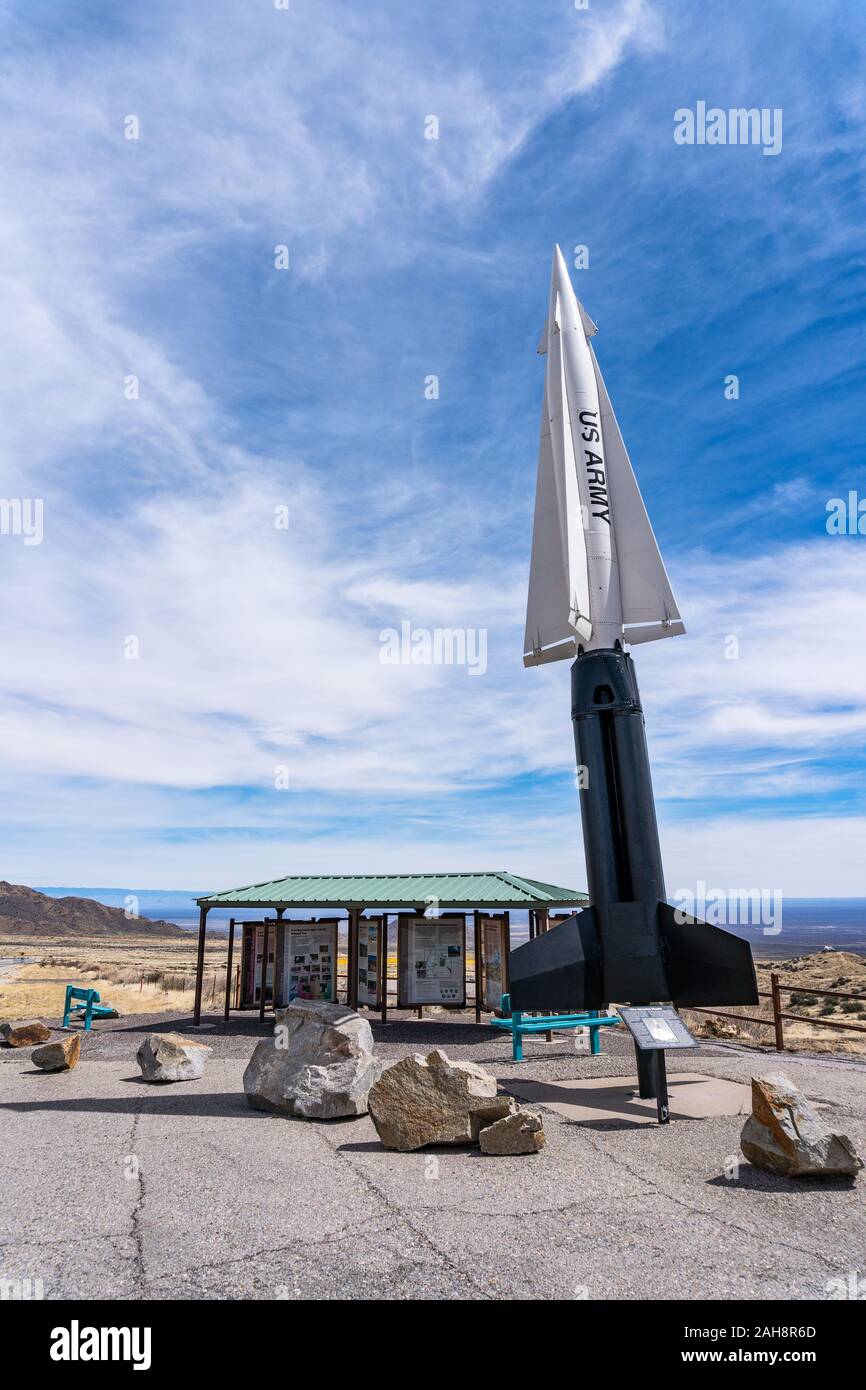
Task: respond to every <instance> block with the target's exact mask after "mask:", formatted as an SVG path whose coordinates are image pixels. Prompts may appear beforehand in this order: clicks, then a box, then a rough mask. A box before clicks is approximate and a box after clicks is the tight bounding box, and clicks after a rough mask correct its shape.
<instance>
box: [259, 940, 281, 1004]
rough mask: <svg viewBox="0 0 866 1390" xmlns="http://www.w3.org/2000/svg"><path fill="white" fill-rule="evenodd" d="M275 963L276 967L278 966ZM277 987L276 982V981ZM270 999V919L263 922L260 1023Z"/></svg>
mask: <svg viewBox="0 0 866 1390" xmlns="http://www.w3.org/2000/svg"><path fill="white" fill-rule="evenodd" d="M276 963H277V962H276V961H274V966H276ZM274 984H275V985H276V980H274ZM267 997H268V919H267V917H266V918H265V920H264V921H263V922H262V988H261V993H260V996H259V1023H264V1021H265V1001H266V999H267Z"/></svg>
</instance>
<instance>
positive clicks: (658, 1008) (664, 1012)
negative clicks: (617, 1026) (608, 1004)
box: [617, 1004, 697, 1052]
mask: <svg viewBox="0 0 866 1390" xmlns="http://www.w3.org/2000/svg"><path fill="white" fill-rule="evenodd" d="M617 1013H618V1014H619V1016H620V1018H621V1019H622V1021H623V1023H624V1024H625V1026H626V1028H627V1029H628V1031H629V1032H630V1033H631V1035H632V1037H633V1038H634V1040H635V1042H636V1043H637V1045H638V1047H639V1048H640V1049H641V1051H643V1052H655V1051H657V1050H658V1049H660V1048H661V1049H665V1048H668V1047H669V1048H674V1047H697V1042H696V1041H695V1039H694V1038H693V1037H692V1035H691V1033H690V1032H689V1030H688V1028H687V1027H686V1025H685V1024H684V1023H683V1021H682V1019H681V1018H680V1016H679V1014H678V1013H677V1011H676V1009H675V1008H674V1007H673V1005H672V1004H652V1005H651V1004H642V1005H640V1006H639V1007H635V1008H622V1009H619V1008H618V1009H617Z"/></svg>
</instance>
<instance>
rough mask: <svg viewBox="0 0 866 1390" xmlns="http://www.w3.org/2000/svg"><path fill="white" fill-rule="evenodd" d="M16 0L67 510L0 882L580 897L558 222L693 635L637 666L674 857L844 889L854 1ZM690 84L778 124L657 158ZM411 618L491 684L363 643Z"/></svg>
mask: <svg viewBox="0 0 866 1390" xmlns="http://www.w3.org/2000/svg"><path fill="white" fill-rule="evenodd" d="M0 13H2V17H3V25H2V29H3V35H4V37H3V40H2V43H3V51H2V67H0V73H2V90H0V96H2V102H3V108H4V130H5V132H6V135H5V138H4V143H3V146H2V159H3V164H4V169H3V186H4V189H5V191H6V197H5V199H4V209H3V211H2V214H0V235H2V245H3V250H2V256H0V269H2V275H0V279H2V284H3V301H4V322H5V323H6V325H7V331H6V333H5V334H4V335H3V342H2V346H0V351H2V353H3V355H4V357H5V361H4V363H3V370H2V372H0V380H2V386H3V391H4V394H5V396H6V399H5V401H4V402H3V403H2V410H0V441H2V453H0V458H2V484H0V493H2V496H3V497H5V498H39V499H42V500H43V502H44V538H43V540H42V543H41V544H40V545H25V544H24V543H23V538H22V537H21V536H20V535H14V534H13V535H0V577H2V582H0V624H2V648H3V656H4V659H3V662H2V669H0V735H2V746H3V749H4V753H3V758H2V761H0V793H2V804H0V837H2V843H3V856H2V865H0V875H2V876H4V877H6V878H8V879H11V880H13V881H22V882H30V883H60V882H63V883H78V884H103V885H114V886H117V887H121V888H122V887H130V888H134V887H177V888H184V887H187V886H192V887H194V888H196V889H201V888H212V889H217V888H220V887H225V886H230V885H233V884H237V883H242V882H248V881H255V880H257V879H262V878H269V877H272V876H275V875H277V874H280V873H301V872H316V871H320V870H355V871H363V870H369V871H377V870H390V871H395V872H396V871H399V870H401V869H405V870H416V869H453V870H456V869H460V868H477V867H494V868H495V867H502V868H509V869H511V870H513V871H515V872H518V873H524V874H528V875H530V876H537V877H540V878H546V879H549V880H552V881H555V882H561V883H564V884H567V885H569V886H572V885H573V886H575V887H580V886H582V885H583V884H584V883H585V870H584V866H583V857H582V844H581V837H580V828H579V815H578V807H577V794H576V791H575V788H574V781H573V747H572V739H571V728H570V720H569V688H568V672H567V667H566V665H565V664H564V663H560V664H557V665H555V666H553V667H548V668H544V669H541V670H530V671H525V670H524V669H523V666H522V661H521V655H522V629H523V608H524V603H525V589H526V578H527V569H528V556H529V541H530V529H531V516H532V501H533V490H534V482H535V463H536V451H537V439H538V420H539V412H540V406H541V390H542V378H543V366H542V361H541V359H539V358H538V357H537V356H536V353H535V348H536V344H537V342H538V338H539V334H540V331H541V327H542V324H543V321H544V317H545V312H546V306H547V290H548V280H549V271H550V258H551V252H552V247H553V244H554V243H555V242H557V241H558V242H559V243H560V244H561V245H562V247H563V249H564V251H565V253H566V257H567V259H568V260H569V262H571V261H572V259H573V256H574V248H575V247H576V246H578V245H585V246H587V247H588V248H589V268H588V269H582V270H577V269H575V270H574V271H573V278H574V282H575V286H576V289H577V293H578V295H579V296H580V298H581V299H582V300H583V301H584V303H585V305H586V307H587V309H588V311H589V313H590V314H591V315H592V316H593V317H594V318H595V320H596V321H597V322H598V323H599V325H600V333H599V336H598V338H597V339H596V346H597V352H598V356H599V360H600V363H601V366H602V370H603V372H604V374H605V378H606V381H607V385H608V389H609V391H610V393H611V396H612V399H613V402H614V405H615V407H616V409H617V412H618V415H619V418H620V424H621V426H622V429H623V433H624V436H625V439H626V442H627V444H628V446H629V450H630V453H631V456H632V460H633V463H634V466H635V470H636V473H637V475H638V479H639V482H640V484H641V487H642V490H643V493H644V496H645V499H646V502H647V506H648V508H649V511H650V515H651V517H652V519H653V522H654V525H655V528H656V532H657V535H658V538H659V542H660V545H661V547H662V551H663V554H664V556H665V560H666V563H667V565H668V569H669V572H670V575H671V578H672V582H673V585H674V590H675V592H676V594H677V598H678V600H679V604H680V608H681V610H682V612H683V615H684V618H685V621H686V627H687V636H685V637H683V638H679V639H676V640H675V641H674V642H671V643H659V644H655V645H654V646H651V647H648V648H644V649H642V650H640V651H639V652H638V654H637V664H638V673H639V678H640V682H641V689H642V693H643V697H644V704H645V708H646V711H647V718H648V733H649V738H650V745H651V754H652V757H653V767H654V776H655V781H656V788H657V794H658V800H659V814H660V822H661V828H662V840H663V849H664V854H665V862H666V866H667V875H668V889H669V892H670V893H673V892H675V891H676V890H677V889H678V888H680V887H688V886H689V885H693V884H694V883H695V881H696V880H698V879H705V880H708V881H712V882H715V883H716V884H718V885H720V886H722V887H729V886H736V885H741V884H743V883H746V882H748V883H749V884H757V885H760V886H763V887H767V888H780V889H781V890H782V891H783V892H785V893H788V894H790V895H804V894H816V895H817V894H827V895H833V894H839V895H845V894H858V893H859V894H862V892H863V891H864V886H863V876H862V848H861V847H862V845H863V843H864V840H866V806H864V793H863V779H864V770H866V769H864V763H866V758H864V731H866V680H864V677H866V657H864V655H863V653H864V639H866V603H864V598H866V594H864V589H866V584H864V575H866V570H864V566H866V536H853V537H839V536H833V537H831V536H829V535H828V534H827V532H826V528H825V518H826V504H827V501H828V499H829V498H831V497H834V496H843V497H847V494H848V492H849V491H850V490H852V489H853V490H858V489H859V495H860V496H866V470H864V467H863V442H862V441H863V433H864V431H863V423H864V421H863V415H864V407H863V400H864V390H863V387H864V381H863V376H864V369H863V330H862V323H863V316H864V299H866V266H864V233H863V226H864V223H866V217H864V212H866V209H864V193H863V174H864V149H866V139H864V136H866V129H864V127H866V91H864V88H863V83H862V72H863V64H864V57H866V54H864V48H866V19H864V14H863V11H862V8H861V7H860V6H859V5H854V4H842V3H835V4H834V3H825V4H823V5H822V6H820V7H815V6H814V5H812V4H809V3H805V2H801V3H791V0H784V3H777V0H764V3H762V4H760V5H757V4H748V3H738V4H732V5H727V6H723V7H718V6H717V7H709V8H707V7H697V6H695V5H693V4H692V3H677V0H670V2H669V3H661V0H655V3H651V0H617V2H616V3H614V0H590V7H589V9H588V10H586V11H580V10H577V9H575V7H574V4H573V0H545V3H538V0H532V2H530V0H500V3H498V4H497V5H495V6H493V5H490V4H489V3H480V0H478V2H476V0H462V3H461V4H460V5H459V6H458V5H449V6H439V7H434V6H429V5H424V4H421V3H414V0H410V2H409V3H407V0H401V2H400V3H398V0H387V3H383V0H365V2H364V3H363V4H361V3H359V0H354V3H348V0H291V3H290V6H289V9H288V10H287V11H283V10H277V9H276V8H275V6H274V4H273V0H237V2H236V3H231V2H228V0H226V2H224V3H219V0H214V2H213V3H210V4H209V5H208V6H207V15H206V17H205V16H204V13H203V9H202V6H201V5H200V4H199V3H197V0H171V3H160V0H154V2H153V3H150V4H148V5H147V6H122V7H118V6H115V5H112V4H109V3H107V0H104V2H103V3H94V2H93V0H91V3H85V2H80V3H78V4H76V5H75V6H62V5H61V6H58V5H57V4H56V3H43V2H42V0H27V3H23V0H22V3H9V2H8V0H7V3H4V4H0ZM700 100H703V101H706V102H707V103H708V105H710V106H720V107H723V108H729V107H740V106H743V107H758V108H764V107H767V108H773V109H775V108H780V109H781V111H782V113H783V127H782V128H783V140H782V149H781V152H780V153H779V154H778V155H775V156H767V155H764V154H763V153H762V150H761V148H760V147H758V146H741V145H732V146H708V145H705V146H697V145H695V146H683V145H678V144H676V143H675V141H674V138H673V134H674V112H675V111H676V110H677V109H679V108H682V107H691V108H694V107H695V104H696V103H697V102H698V101H700ZM431 115H435V116H436V117H437V118H438V121H439V138H438V139H436V140H430V139H426V138H425V121H426V119H427V118H428V117H429V116H431ZM129 116H135V117H137V119H138V122H139V138H138V139H137V140H130V139H126V138H125V135H124V131H125V122H126V121H127V118H128V117H129ZM282 245H285V246H287V247H288V249H289V260H290V265H289V269H288V270H277V269H276V268H275V265H274V259H275V248H276V247H277V246H282ZM730 374H736V375H737V376H738V378H739V382H740V395H739V399H737V400H728V399H726V398H725V390H724V387H725V378H726V377H727V376H729V375H730ZM431 375H435V376H437V377H438V379H439V397H438V399H434V400H429V399H426V398H425V391H424V387H425V379H426V378H427V377H429V376H431ZM130 376H135V377H137V378H138V382H139V398H138V399H131V400H130V399H127V398H126V395H125V382H126V380H127V378H128V377H130ZM278 507H287V508H288V515H289V525H288V528H287V529H278V528H277V527H275V525H274V516H275V508H278ZM403 620H408V621H410V622H411V624H412V625H413V627H414V628H418V627H426V628H430V629H433V628H437V627H462V628H469V629H481V628H483V629H484V630H485V631H486V632H487V634H488V639H487V640H488V652H487V670H486V672H485V673H484V674H483V675H477V676H473V675H469V674H468V672H467V670H466V668H465V667H464V668H461V667H455V666H389V665H384V664H383V663H382V662H381V660H380V651H381V643H380V633H381V632H382V631H383V630H384V629H387V628H390V627H397V628H399V626H400V623H401V622H402V621H403ZM130 636H132V637H135V638H137V640H138V647H139V653H140V654H139V656H138V658H137V659H134V660H129V659H127V657H126V655H125V651H126V650H128V648H127V647H126V646H125V643H126V639H127V638H128V637H130ZM731 637H735V638H736V639H737V642H738V647H739V655H738V657H737V658H736V659H730V658H729V655H728V654H727V653H729V652H730V650H731V644H730V642H729V640H728V639H730V638H731ZM277 768H285V769H286V770H287V771H286V774H285V775H284V776H283V778H282V780H286V781H287V782H288V785H287V787H285V788H280V789H277V788H276V787H275V785H274V782H275V769H277Z"/></svg>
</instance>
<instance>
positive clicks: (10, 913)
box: [0, 881, 188, 937]
mask: <svg viewBox="0 0 866 1390" xmlns="http://www.w3.org/2000/svg"><path fill="white" fill-rule="evenodd" d="M187 935H188V933H187V932H185V931H184V930H183V928H182V927H178V926H176V925H175V924H174V923H173V922H163V921H156V922H155V921H153V920H151V919H150V918H148V917H132V918H130V917H127V916H126V913H125V912H124V911H123V909H122V908H119V907H106V906H105V905H104V904H103V903H98V902H96V901H94V899H93V898H77V897H68V898H51V897H49V896H48V895H47V894H46V893H37V892H36V890H35V889H34V888H25V887H24V886H23V885H22V884H17V883H4V882H3V881H0V937H9V936H51V937H57V936H148V937H155V936H187Z"/></svg>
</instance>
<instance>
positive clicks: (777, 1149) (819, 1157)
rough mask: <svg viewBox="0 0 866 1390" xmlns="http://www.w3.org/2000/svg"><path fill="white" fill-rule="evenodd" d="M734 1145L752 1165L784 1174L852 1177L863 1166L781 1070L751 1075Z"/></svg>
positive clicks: (845, 1139)
mask: <svg viewBox="0 0 866 1390" xmlns="http://www.w3.org/2000/svg"><path fill="white" fill-rule="evenodd" d="M740 1147H741V1149H742V1150H743V1153H744V1154H745V1156H746V1158H747V1159H748V1160H749V1162H750V1163H754V1164H755V1166H756V1167H757V1168H766V1169H767V1170H768V1171H769V1172H771V1173H779V1174H780V1175H781V1176H782V1177H786V1178H810V1177H822V1176H828V1177H833V1176H838V1177H855V1176H856V1175H857V1173H858V1172H859V1171H860V1169H861V1168H862V1167H863V1163H862V1161H861V1160H860V1158H859V1157H858V1155H857V1153H856V1151H855V1149H854V1145H853V1144H852V1143H851V1140H850V1139H849V1138H848V1137H847V1135H845V1134H838V1133H836V1132H835V1131H834V1130H831V1129H830V1128H829V1126H828V1125H826V1124H825V1123H824V1121H823V1120H822V1119H820V1118H819V1116H818V1115H816V1113H815V1111H814V1110H813V1109H812V1106H811V1105H810V1104H809V1102H808V1100H807V1099H806V1097H805V1096H804V1095H803V1093H802V1091H798V1089H797V1087H796V1086H795V1085H794V1083H793V1082H792V1081H789V1080H788V1078H787V1076H783V1075H782V1074H781V1072H774V1073H772V1074H771V1075H769V1076H753V1077H752V1113H751V1115H750V1116H749V1118H748V1120H747V1121H746V1123H745V1125H744V1126H743V1132H742V1134H741V1136H740Z"/></svg>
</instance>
